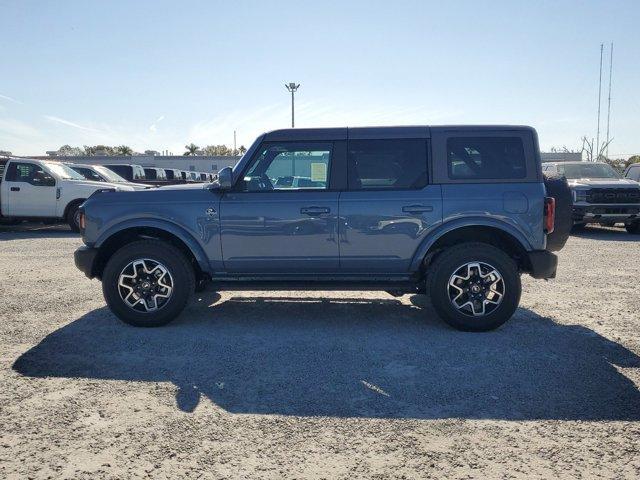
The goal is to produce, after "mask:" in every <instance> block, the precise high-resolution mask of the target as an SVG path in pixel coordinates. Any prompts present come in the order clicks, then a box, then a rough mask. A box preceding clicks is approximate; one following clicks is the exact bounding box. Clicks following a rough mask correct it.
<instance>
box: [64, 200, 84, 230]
mask: <svg viewBox="0 0 640 480" xmlns="http://www.w3.org/2000/svg"><path fill="white" fill-rule="evenodd" d="M80 205H82V202H76V203H74V204H73V205H71V206H70V207H69V210H68V211H67V218H66V220H67V223H68V224H69V227H71V231H72V232H76V233H78V232H79V231H80V210H79V209H80Z"/></svg>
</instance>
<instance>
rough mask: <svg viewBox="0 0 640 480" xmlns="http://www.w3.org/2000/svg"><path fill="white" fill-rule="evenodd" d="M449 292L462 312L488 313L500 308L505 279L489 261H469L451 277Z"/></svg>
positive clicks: (452, 301) (455, 305) (452, 300)
mask: <svg viewBox="0 0 640 480" xmlns="http://www.w3.org/2000/svg"><path fill="white" fill-rule="evenodd" d="M447 294H448V295H449V299H450V300H451V303H452V304H453V306H454V307H455V308H457V309H458V310H459V311H460V312H462V313H465V314H467V315H473V316H482V315H487V314H489V313H491V312H492V311H493V310H495V309H496V308H498V305H500V302H502V299H503V298H504V280H503V278H502V275H500V272H499V271H498V270H497V269H496V268H495V267H493V266H491V265H489V264H488V263H483V262H477V261H476V262H467V263H465V264H464V265H462V266H461V267H460V268H458V269H456V271H455V272H454V273H453V275H451V278H449V284H448V285H447Z"/></svg>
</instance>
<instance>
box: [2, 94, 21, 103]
mask: <svg viewBox="0 0 640 480" xmlns="http://www.w3.org/2000/svg"><path fill="white" fill-rule="evenodd" d="M0 98H1V99H3V100H6V101H8V102H13V103H17V104H18V105H22V102H21V101H19V100H16V99H15V98H11V97H8V96H7V95H0Z"/></svg>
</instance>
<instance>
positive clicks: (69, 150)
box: [58, 145, 85, 157]
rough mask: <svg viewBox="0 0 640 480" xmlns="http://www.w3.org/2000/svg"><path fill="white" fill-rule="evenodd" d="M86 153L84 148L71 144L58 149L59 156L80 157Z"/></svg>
mask: <svg viewBox="0 0 640 480" xmlns="http://www.w3.org/2000/svg"><path fill="white" fill-rule="evenodd" d="M84 154H85V152H84V149H83V148H80V147H72V146H71V145H63V146H61V147H60V148H59V149H58V156H60V157H78V156H80V155H84Z"/></svg>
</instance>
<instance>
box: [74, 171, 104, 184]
mask: <svg viewBox="0 0 640 480" xmlns="http://www.w3.org/2000/svg"><path fill="white" fill-rule="evenodd" d="M71 169H73V170H75V171H76V172H78V173H79V174H80V175H82V176H83V177H84V178H86V179H87V180H93V181H95V182H102V181H103V180H102V177H101V176H100V175H98V174H97V173H96V172H94V171H93V170H91V169H89V168H84V167H71Z"/></svg>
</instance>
